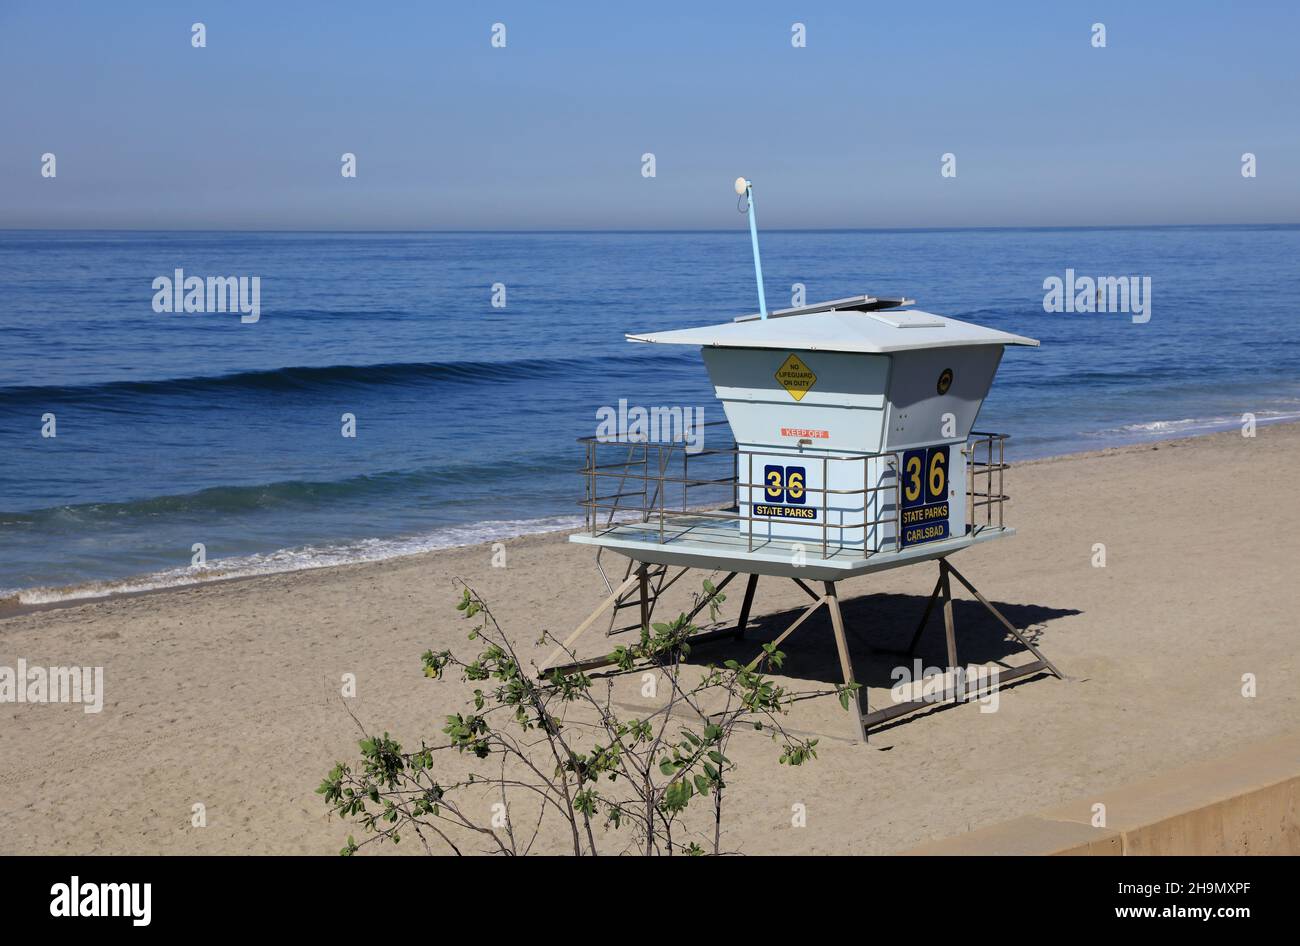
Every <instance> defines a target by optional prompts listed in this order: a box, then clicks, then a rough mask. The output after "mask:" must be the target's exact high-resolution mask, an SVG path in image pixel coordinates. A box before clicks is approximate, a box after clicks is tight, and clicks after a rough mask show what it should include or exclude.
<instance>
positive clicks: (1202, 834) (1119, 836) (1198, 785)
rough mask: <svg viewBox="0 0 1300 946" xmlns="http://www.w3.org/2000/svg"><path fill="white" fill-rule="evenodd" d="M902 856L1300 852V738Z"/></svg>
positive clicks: (1255, 748)
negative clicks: (1100, 822) (1101, 815)
mask: <svg viewBox="0 0 1300 946" xmlns="http://www.w3.org/2000/svg"><path fill="white" fill-rule="evenodd" d="M1098 803H1100V804H1103V805H1105V806H1106V812H1105V814H1106V821H1105V823H1106V826H1105V827H1104V828H1097V827H1093V818H1094V814H1093V806H1094V805H1096V804H1098ZM902 853H904V854H908V855H935V854H938V855H988V854H1022V855H1025V854H1027V855H1043V854H1072V855H1122V854H1128V855H1137V854H1300V734H1293V735H1287V736H1282V737H1278V738H1275V739H1270V740H1268V741H1267V742H1262V743H1257V744H1255V745H1252V746H1249V747H1247V748H1245V749H1242V750H1240V751H1238V752H1235V753H1233V754H1231V755H1228V756H1224V757H1223V758H1220V759H1217V760H1215V761H1213V762H1206V763H1199V764H1197V765H1193V766H1187V767H1185V768H1181V769H1176V770H1174V771H1173V772H1169V773H1166V774H1164V775H1160V776H1157V777H1155V778H1152V779H1148V780H1146V781H1143V782H1138V783H1135V784H1132V785H1127V786H1124V787H1123V788H1119V789H1114V790H1112V791H1106V792H1099V793H1098V794H1097V796H1096V797H1095V798H1086V799H1078V800H1076V801H1073V802H1069V803H1068V804H1065V805H1061V806H1059V807H1056V808H1050V809H1048V810H1046V811H1041V812H1038V813H1037V814H1034V815H1026V816H1023V817H1020V818H1016V819H1014V820H1012V821H1007V822H1004V823H1002V824H997V825H993V826H992V827H989V828H982V829H980V830H978V831H972V832H970V833H969V834H963V835H960V836H958V837H955V838H947V839H944V840H942V841H932V842H929V843H927V844H923V845H921V846H919V847H916V848H913V849H911V850H909V851H904V852H902Z"/></svg>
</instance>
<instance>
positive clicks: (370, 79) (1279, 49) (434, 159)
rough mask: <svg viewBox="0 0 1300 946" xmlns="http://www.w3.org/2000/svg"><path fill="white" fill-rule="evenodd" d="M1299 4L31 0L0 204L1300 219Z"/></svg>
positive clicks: (182, 219)
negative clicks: (53, 159) (1248, 155)
mask: <svg viewBox="0 0 1300 946" xmlns="http://www.w3.org/2000/svg"><path fill="white" fill-rule="evenodd" d="M1298 10H1300V5H1296V4H1289V3H1282V2H1262V3H1251V4H1231V3H1195V2H1193V3H1174V2H1145V3H1141V4H1137V3H1132V2H1129V3H1122V2H1095V3H1075V2H1063V3H1044V2H1038V3H999V4H973V3H955V2H954V3H946V2H930V3H905V4H897V3H893V4H885V3H867V2H855V3H843V4H831V3H813V2H808V0H797V2H781V3H761V2H748V3H700V2H694V3H676V2H656V3H652V4H617V3H591V4H588V3H569V4H564V3H546V4H542V3H537V2H530V3H494V4H489V5H482V4H468V3H467V4H457V5H452V4H441V3H440V4H433V3H427V2H420V3H415V2H412V3H395V2H393V3H389V2H385V3H375V4H366V3H311V4H308V3H268V2H266V0H262V2H230V0H222V2H217V0H208V2H202V3H200V2H168V3H163V2H156V3H151V2H138V3H112V4H108V3H91V2H86V3H49V2H45V3H37V2H22V0H5V2H4V3H3V5H0V84H2V87H3V88H4V90H5V92H4V95H3V98H2V99H0V127H2V128H3V137H2V138H0V227H132V228H135V227H144V228H170V227H181V228H248V229H466V228H468V229H546V228H616V229H640V228H678V227H680V228H713V227H718V228H728V227H733V226H735V225H736V224H737V219H738V218H737V215H736V213H735V197H734V194H733V193H732V191H731V182H732V181H733V180H734V179H735V177H736V176H737V175H739V174H745V175H746V176H748V177H750V178H751V179H753V181H754V183H755V193H756V199H757V202H758V211H759V222H760V225H761V226H763V227H765V228H777V227H792V228H793V227H943V226H1069V225H1116V224H1125V225H1138V224H1187V223H1267V222H1286V223H1294V222H1300V121H1297V119H1298V118H1300V107H1298V106H1300V79H1297V76H1298V75H1300V69H1298V68H1297V61H1296V60H1297V54H1296V51H1295V48H1294V46H1295V42H1296V37H1297V35H1300V12H1297V11H1298ZM194 22H203V23H204V24H205V25H206V27H207V48H205V49H194V48H192V47H191V45H190V25H191V24H192V23H194ZM494 22H503V23H505V25H506V29H507V33H506V37H507V46H506V48H504V49H494V48H492V46H491V45H490V42H489V40H490V34H491V29H492V24H493V23H494ZM796 22H801V23H804V24H805V25H806V30H807V47H806V48H802V49H798V48H794V47H793V46H792V45H791V42H790V39H791V25H792V24H793V23H796ZM1094 22H1102V23H1104V24H1105V25H1106V33H1107V36H1106V38H1107V47H1106V48H1104V49H1095V48H1093V47H1092V45H1091V43H1090V37H1091V26H1092V24H1093V23H1094ZM1247 151H1249V152H1253V153H1254V154H1256V155H1257V160H1258V177H1257V178H1255V179H1253V180H1246V179H1244V178H1243V177H1242V176H1241V173H1240V166H1241V155H1242V153H1243V152H1247ZM45 152H52V153H54V154H55V155H56V156H57V162H58V163H57V170H58V176H57V177H56V178H55V179H52V180H50V179H44V178H42V177H41V175H40V159H41V155H42V154H43V153H45ZM344 152H352V153H355V154H356V155H357V160H358V176H357V178H356V179H355V180H347V179H344V178H342V177H341V175H340V173H339V169H340V155H341V154H343V153H344ZM646 152H652V153H654V154H655V158H656V176H655V177H654V178H653V179H647V178H645V177H643V176H642V174H641V156H642V154H644V153H646ZM945 152H951V153H953V154H955V155H956V166H957V176H956V178H952V179H945V178H943V177H941V175H940V173H939V172H940V156H941V155H942V154H944V153H945Z"/></svg>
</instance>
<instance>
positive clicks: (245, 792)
mask: <svg viewBox="0 0 1300 946" xmlns="http://www.w3.org/2000/svg"><path fill="white" fill-rule="evenodd" d="M1009 459H1011V460H1012V461H1013V467H1012V470H1011V471H1010V473H1009V475H1008V479H1007V492H1008V493H1009V494H1010V496H1011V502H1010V504H1009V506H1008V509H1007V522H1008V524H1009V525H1013V526H1015V528H1016V529H1017V530H1018V533H1019V534H1018V535H1017V536H1016V537H1015V538H1012V539H1010V540H1007V541H999V542H992V543H989V544H987V545H984V546H979V547H976V548H973V549H971V550H969V551H966V552H963V553H962V554H960V555H957V556H955V557H954V560H953V563H954V564H955V565H956V566H957V567H958V568H959V569H961V571H962V572H963V573H964V574H965V575H966V576H967V577H969V578H970V579H971V580H972V581H973V582H974V583H975V584H976V586H977V587H979V588H980V589H981V591H983V592H984V593H985V594H986V595H988V597H989V598H990V599H991V600H992V601H994V602H995V603H996V604H997V605H998V606H999V607H1000V608H1002V609H1003V610H1004V611H1005V613H1006V614H1007V615H1008V617H1010V618H1011V620H1012V621H1014V622H1015V623H1016V624H1018V625H1019V626H1021V627H1028V628H1030V629H1031V630H1032V631H1033V634H1034V637H1035V639H1036V640H1037V642H1038V643H1039V644H1040V645H1041V647H1042V648H1043V649H1044V651H1045V652H1046V653H1047V655H1048V656H1049V657H1050V658H1051V659H1052V660H1053V661H1055V662H1056V663H1057V664H1058V665H1059V666H1060V668H1061V669H1062V670H1063V671H1064V672H1065V673H1066V674H1067V675H1068V676H1069V677H1070V679H1069V680H1066V681H1059V680H1055V679H1053V678H1050V677H1036V678H1033V679H1031V680H1028V681H1026V682H1023V683H1017V685H1015V686H1013V687H1010V688H1008V689H1006V690H1005V691H1004V692H1003V693H1002V694H1001V699H1000V706H999V709H998V711H997V712H995V713H982V712H980V709H979V707H978V706H976V705H973V704H964V705H959V706H945V707H941V708H936V709H932V710H928V711H925V712H923V713H921V714H919V715H917V716H915V717H911V718H909V719H908V720H907V721H905V722H903V723H901V724H895V725H893V726H891V727H890V728H888V729H886V730H884V731H882V732H880V733H878V734H874V735H873V736H872V738H871V742H870V744H869V745H867V746H863V745H861V744H853V743H852V742H850V740H849V739H848V735H849V723H848V719H847V716H846V715H845V714H844V713H843V711H842V710H840V708H839V706H838V705H837V704H835V703H834V702H833V701H824V700H823V701H817V702H810V703H802V704H799V705H797V706H796V707H795V708H794V709H793V710H792V712H791V714H790V717H789V719H788V723H789V725H790V726H791V727H792V728H794V729H796V730H799V731H801V732H810V733H816V734H818V735H819V736H820V738H821V743H820V746H819V749H820V757H819V758H818V759H817V760H816V761H814V762H812V763H811V764H809V765H807V766H804V767H801V768H794V769H791V768H788V767H785V766H778V765H777V764H776V753H775V751H774V749H773V746H772V745H771V743H770V742H768V741H766V740H765V739H763V738H762V737H758V736H744V737H739V738H738V740H737V742H736V743H735V744H734V747H733V748H734V752H733V753H732V755H733V757H734V758H735V759H736V761H737V762H738V764H739V770H738V771H737V772H736V773H735V774H734V775H733V776H732V778H731V789H730V800H729V803H728V804H729V806H730V808H729V816H728V821H727V825H726V827H725V830H724V846H725V847H727V848H728V849H730V850H736V851H740V852H744V853H748V854H773V853H789V854H814V853H840V854H844V853H854V854H884V853H890V852H894V851H899V850H903V849H905V848H908V847H911V846H913V845H917V844H920V843H922V842H924V841H928V840H932V839H937V838H943V837H949V836H952V835H955V834H960V833H962V832H965V831H969V830H971V829H974V828H979V827H983V826H987V825H990V824H993V823H996V822H999V821H1004V820H1006V819H1009V818H1012V817H1015V816H1016V815H1019V814H1022V813H1026V812H1029V811H1033V810H1036V809H1040V808H1043V807H1046V806H1050V805H1055V804H1060V803H1063V802H1066V801H1068V800H1071V799H1076V798H1079V797H1081V796H1086V795H1087V793H1089V792H1095V791H1101V790H1103V789H1106V788H1109V787H1114V786H1117V785H1122V784H1124V783H1127V782H1131V781H1134V780H1136V779H1140V778H1143V777H1146V776H1149V775H1151V774H1153V773H1159V772H1161V771H1163V770H1166V769H1169V768H1172V767H1175V766H1178V765H1184V764H1188V763H1193V762H1202V761H1208V760H1212V759H1213V758H1214V757H1215V756H1216V755H1218V754H1223V753H1225V752H1228V751H1230V750H1232V749H1233V748H1235V747H1238V746H1240V745H1241V744H1243V743H1246V742H1249V741H1253V740H1259V739H1264V738H1268V737H1272V736H1276V735H1280V734H1284V733H1287V732H1293V731H1295V729H1296V727H1297V724H1300V688H1298V687H1297V685H1296V681H1297V670H1298V669H1300V668H1298V666H1297V663H1298V659H1297V648H1296V622H1295V609H1294V607H1293V604H1292V603H1291V601H1290V600H1289V599H1288V598H1287V596H1286V592H1287V591H1288V590H1289V588H1290V586H1291V582H1292V581H1293V580H1294V577H1295V575H1296V574H1297V570H1298V566H1300V504H1297V503H1296V502H1295V501H1294V497H1293V496H1292V494H1291V493H1289V492H1288V491H1287V490H1286V488H1285V487H1284V486H1283V485H1282V482H1281V479H1280V476H1279V473H1280V472H1281V471H1284V470H1287V469H1289V468H1291V467H1292V466H1293V465H1294V464H1295V463H1296V462H1297V461H1300V425H1274V426H1264V427H1260V428H1259V429H1258V432H1257V436H1255V437H1254V438H1245V437H1243V436H1241V434H1240V433H1239V432H1236V431H1229V432H1226V433H1220V434H1214V435H1211V436H1206V437H1200V438H1195V439H1190V440H1181V441H1171V442H1166V443H1161V444H1158V445H1145V446H1137V447H1126V448H1116V449H1110V450H1106V451H1102V452H1098V453H1092V454H1079V455H1073V456H1069V457H1063V458H1057V459H1052V460H1043V461H1035V462H1030V463H1023V464H1015V463H1014V460H1015V454H1014V450H1012V451H1011V452H1010V453H1009ZM575 486H576V481H575ZM1097 543H1101V544H1104V546H1105V554H1106V564H1105V567H1095V565H1094V559H1095V552H1094V546H1095V545H1096V544H1097ZM505 551H506V564H505V567H503V568H498V567H493V552H492V548H491V546H489V545H482V546H474V547H466V548H460V549H453V550H449V551H441V552H435V553H429V554H425V555H419V556H413V557H407V558H401V559H394V560H390V561H386V562H379V563H372V564H364V565H355V566H344V567H337V568H327V569H319V570H315V571H307V572H297V573H291V574H282V575H272V576H266V577H259V578H252V579H245V580H238V581H229V582H217V583H211V584H206V585H196V586H191V587H187V588H182V589H173V590H168V591H162V592H158V593H150V594H142V595H137V596H128V597H118V598H113V599H106V600H99V601H93V602H89V603H79V604H74V605H70V606H66V607H56V608H49V609H44V610H38V611H31V612H27V613H10V614H8V615H7V616H5V617H3V619H0V665H5V666H14V665H15V664H16V662H17V661H18V660H19V659H20V658H21V659H25V660H26V661H27V663H28V664H29V665H46V666H51V665H80V666H103V668H104V686H105V698H104V706H103V711H102V712H100V713H98V714H87V713H84V712H83V711H82V708H81V707H79V706H73V705H66V704H54V705H48V704H47V705H40V704H37V705H33V704H15V703H4V704H0V758H2V759H3V765H0V785H3V789H4V790H3V793H2V798H0V823H3V825H4V829H5V830H4V831H3V834H0V852H2V853H5V854H23V853H37V852H43V853H80V854H90V853H100V854H117V853H162V854H189V853H222V854H236V853H317V854H332V853H334V852H335V851H337V850H338V848H339V846H340V844H341V843H342V841H343V839H344V838H345V837H346V836H347V834H348V833H349V832H350V831H352V830H355V829H352V828H351V826H349V825H347V824H343V823H340V822H338V821H337V820H335V821H331V820H329V819H328V818H327V815H326V811H325V808H324V805H323V804H322V802H321V800H320V797H319V796H317V795H316V794H315V793H314V789H315V788H316V786H317V785H318V784H319V782H320V779H321V777H322V776H323V775H324V773H325V772H326V771H327V770H328V769H329V767H330V765H331V764H332V763H333V762H334V761H335V760H338V759H348V760H350V759H353V758H354V757H355V754H356V751H355V750H356V739H357V737H358V732H357V728H356V724H355V723H354V722H353V719H352V717H351V715H350V713H349V711H348V710H349V709H350V710H351V713H354V714H355V715H356V716H357V717H358V718H359V719H360V720H362V721H363V722H364V723H365V724H366V725H367V726H368V727H373V728H374V729H375V730H377V731H382V730H388V731H389V732H391V733H393V735H394V736H396V737H397V738H399V739H403V740H411V741H414V740H416V739H418V737H419V736H421V735H425V736H429V737H433V736H436V735H437V734H438V729H439V728H440V727H441V725H442V717H443V716H444V715H445V714H446V713H449V712H454V711H458V710H460V709H462V704H461V702H460V696H461V694H462V693H463V690H462V689H461V688H460V687H459V685H458V684H456V683H441V682H436V681H429V680H425V679H423V677H422V676H421V672H420V654H421V653H422V652H423V651H424V650H426V649H428V648H434V649H439V648H441V647H445V646H452V647H455V648H458V649H459V650H461V651H465V652H468V650H469V645H467V644H466V643H465V624H464V623H463V622H462V621H461V620H460V619H459V615H458V614H457V612H456V611H455V609H454V600H455V597H456V592H455V589H454V587H453V578H455V577H457V576H459V577H461V578H463V579H464V580H466V581H467V582H469V583H470V584H471V585H473V586H474V587H475V588H476V589H478V591H479V592H480V593H481V594H482V595H483V596H484V597H485V598H486V599H487V600H488V601H489V602H490V603H491V605H492V607H493V610H494V612H495V613H496V615H497V617H498V619H499V620H500V621H501V622H502V624H503V625H504V627H505V628H506V629H507V631H509V632H511V633H512V634H513V635H514V637H515V638H516V640H518V641H520V642H525V643H528V644H530V645H531V644H532V642H533V641H534V640H535V639H536V638H537V637H538V634H539V632H540V630H541V629H543V628H546V629H549V630H550V631H552V632H553V633H555V634H557V635H558V636H561V637H562V636H564V635H565V634H566V633H567V632H568V631H569V630H570V629H572V628H573V627H574V626H576V625H577V624H578V623H579V622H580V621H581V620H582V619H583V618H584V617H585V616H586V615H587V614H588V613H589V612H590V611H591V610H592V608H594V607H595V606H596V604H597V603H598V602H599V601H600V599H601V598H602V597H603V596H604V594H605V589H604V586H603V584H602V582H601V581H600V577H599V575H598V573H597V571H596V569H595V567H594V565H593V561H592V551H591V550H590V549H589V548H585V547H581V546H577V545H574V544H571V543H569V542H567V541H566V537H565V535H563V534H548V535H537V536H530V537H526V538H521V539H516V540H511V541H508V542H506V543H505ZM615 565H616V567H617V568H618V570H619V572H620V574H621V566H620V565H619V564H618V563H615ZM702 577H706V576H704V575H697V576H694V579H695V580H691V579H684V580H683V581H682V582H680V583H679V585H678V587H676V588H674V589H673V592H672V595H675V596H676V597H675V598H674V597H672V596H670V597H669V598H667V599H666V601H667V603H668V604H673V603H674V602H677V604H676V605H675V606H676V607H680V606H682V605H684V604H685V603H686V602H687V600H688V594H689V591H690V590H693V589H696V588H698V587H699V584H698V578H702ZM934 578H935V568H934V566H933V565H932V564H927V565H923V566H916V567H911V568H906V569H900V570H895V571H892V572H887V573H884V574H881V575H878V576H865V577H862V578H858V579H854V580H851V581H849V582H846V583H845V585H844V586H843V587H842V589H841V595H842V596H843V598H844V602H845V617H846V621H847V622H848V625H849V630H850V644H851V647H852V648H853V656H854V662H855V668H856V672H857V675H858V678H859V679H860V680H864V681H865V682H866V683H867V685H868V687H869V695H870V698H871V699H872V701H873V703H874V704H876V705H879V703H880V701H881V700H882V698H883V696H884V693H885V688H886V687H888V685H889V683H890V676H889V671H890V669H891V668H892V667H893V665H894V664H895V663H897V662H898V659H897V658H894V657H890V656H887V655H883V654H879V653H875V654H873V653H872V652H871V651H870V649H869V648H870V647H872V646H877V647H890V646H893V647H897V646H900V645H902V644H903V643H905V642H906V640H907V638H908V636H909V635H910V633H911V631H912V629H913V627H914V625H915V622H916V620H917V618H918V617H919V614H920V611H921V608H922V607H923V605H924V602H925V597H926V595H927V594H928V593H929V591H930V588H931V586H932V585H933V582H934ZM733 591H734V593H733V595H732V596H731V598H730V599H729V600H728V602H727V604H726V605H725V607H724V613H723V616H722V620H734V618H735V615H736V611H737V609H738V607H739V599H740V587H739V586H738V585H737V586H733ZM955 593H956V594H958V596H959V597H960V599H961V600H960V601H959V602H958V604H957V607H956V620H957V630H958V640H959V644H960V646H961V648H962V653H961V656H962V660H963V662H964V663H965V662H983V661H986V660H991V659H996V658H1001V657H1004V656H1007V655H1011V654H1015V653H1016V651H1017V648H1016V647H1015V646H1014V645H1013V644H1012V643H1009V642H1008V641H1007V640H1006V639H1005V635H1004V634H1003V633H1002V632H1001V630H1000V628H998V626H997V625H996V624H995V623H994V622H993V620H992V619H991V618H989V617H988V616H987V615H986V614H985V613H984V612H983V611H982V609H980V608H979V606H978V605H977V604H975V603H974V602H973V601H972V600H970V599H969V596H967V595H966V594H965V592H964V590H961V589H956V591H955ZM804 601H805V598H804V595H803V592H801V591H800V590H799V589H798V588H797V587H796V586H795V585H794V584H793V583H791V582H790V581H787V580H778V579H764V580H763V581H762V582H761V583H760V585H759V588H758V594H757V598H756V601H755V614H754V620H755V621H756V625H755V626H754V627H753V628H752V629H751V632H750V635H749V640H747V641H743V642H734V643H732V642H727V643H719V644H717V645H712V646H711V647H709V648H705V647H701V648H700V652H699V655H698V656H699V659H701V660H704V659H716V660H721V659H722V658H724V657H727V656H736V657H745V658H748V657H749V656H752V655H753V653H754V651H755V650H756V648H757V646H758V642H760V641H763V640H770V639H771V638H772V637H774V636H775V635H776V634H777V633H779V631H780V630H781V629H782V628H784V627H785V625H786V624H788V623H789V621H790V620H791V619H792V618H793V616H794V615H795V614H797V610H796V609H801V608H802V606H803V602H804ZM661 607H664V605H661ZM674 613H675V611H674ZM597 641H598V642H597V644H596V645H595V650H597V651H598V650H599V649H600V647H601V646H603V645H602V643H601V642H600V640H599V639H597ZM589 646H591V645H589ZM548 649H549V648H543V647H541V646H537V647H535V648H534V649H533V651H532V656H533V657H534V658H535V659H538V660H540V659H541V657H542V656H544V653H545V651H546V650H548ZM784 649H785V650H786V651H787V652H788V653H789V655H790V656H789V660H788V661H787V663H786V665H785V667H784V668H783V671H782V679H783V680H784V681H785V682H788V683H789V684H790V685H791V686H793V687H797V688H811V687H818V686H824V685H826V684H829V683H833V682H835V681H836V680H837V679H838V664H837V662H836V656H835V650H834V646H833V643H832V640H831V635H830V632H829V628H828V626H827V625H826V623H825V617H824V616H819V617H817V618H816V619H815V620H814V621H812V622H811V623H810V624H808V625H807V626H806V627H805V628H803V629H802V630H801V631H799V632H798V633H797V634H796V635H795V636H794V637H792V638H791V640H790V641H789V642H788V643H787V645H785V648H784ZM706 651H707V652H706ZM921 656H922V657H923V658H926V659H927V662H929V663H938V662H941V661H942V657H943V636H942V631H941V625H940V624H938V623H937V622H932V623H931V625H930V629H929V631H928V632H927V634H926V636H925V638H924V639H923V642H922V647H921ZM344 674H355V677H356V681H357V684H356V686H357V693H356V696H355V697H354V698H351V699H349V700H348V701H347V705H346V706H345V705H344V702H343V697H342V696H341V695H340V687H341V682H340V681H341V679H342V677H343V675H344ZM1243 674H1254V675H1255V677H1256V679H1257V686H1258V691H1257V695H1256V696H1255V697H1253V698H1247V697H1244V696H1243V695H1242V678H1243ZM620 699H624V700H625V701H626V702H627V703H628V705H631V706H635V704H636V700H637V699H638V696H637V694H636V692H635V690H634V689H629V690H628V693H627V694H626V695H625V696H622V697H620ZM195 804H202V805H203V806H204V807H205V810H206V817H207V826H206V827H202V828H194V827H191V813H192V810H193V806H194V805H195ZM797 804H802V805H805V806H806V809H807V824H806V826H805V827H793V826H792V825H791V810H792V806H793V805H797ZM408 848H409V851H410V852H411V853H414V852H415V851H416V850H417V848H415V847H414V846H413V845H412V846H408V845H405V844H403V845H402V847H401V848H400V849H398V850H399V852H400V851H405V850H408ZM384 850H386V851H388V852H392V851H393V850H394V849H393V848H391V847H386V848H385V849H384Z"/></svg>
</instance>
